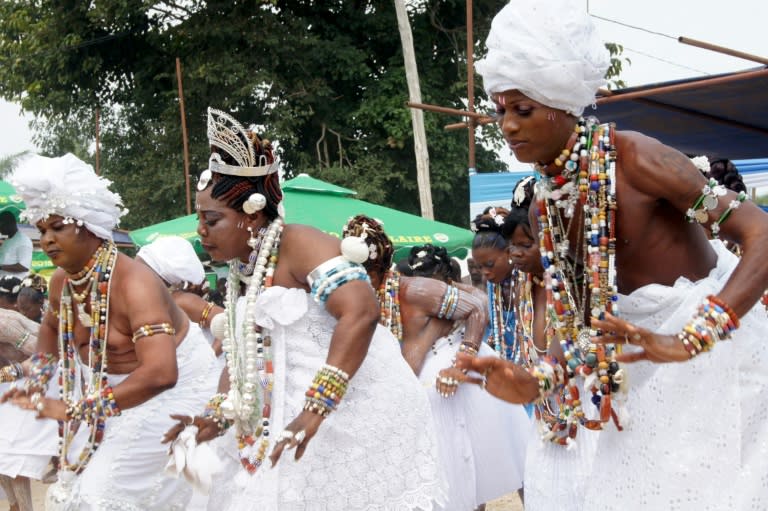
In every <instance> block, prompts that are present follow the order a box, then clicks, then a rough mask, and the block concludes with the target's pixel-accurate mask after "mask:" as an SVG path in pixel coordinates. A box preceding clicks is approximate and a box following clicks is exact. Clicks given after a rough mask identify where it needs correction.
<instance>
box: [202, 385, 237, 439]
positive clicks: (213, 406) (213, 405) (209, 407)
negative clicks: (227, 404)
mask: <svg viewBox="0 0 768 511" xmlns="http://www.w3.org/2000/svg"><path fill="white" fill-rule="evenodd" d="M226 399H227V395H226V394H222V393H218V394H216V395H214V396H213V397H212V398H211V399H209V400H208V404H206V405H205V411H203V417H205V418H207V419H211V420H212V421H213V422H214V423H215V424H216V427H217V428H219V435H223V434H224V432H225V431H226V430H228V429H229V428H230V427H231V426H232V421H230V420H229V419H227V418H226V417H224V414H223V413H222V412H221V403H223V402H224V401H226Z"/></svg>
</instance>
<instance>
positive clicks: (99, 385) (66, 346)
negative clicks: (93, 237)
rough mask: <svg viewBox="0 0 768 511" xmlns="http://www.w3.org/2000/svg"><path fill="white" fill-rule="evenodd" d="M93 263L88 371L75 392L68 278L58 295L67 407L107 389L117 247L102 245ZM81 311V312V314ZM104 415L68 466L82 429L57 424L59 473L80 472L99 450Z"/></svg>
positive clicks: (62, 379) (71, 424)
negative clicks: (75, 442)
mask: <svg viewBox="0 0 768 511" xmlns="http://www.w3.org/2000/svg"><path fill="white" fill-rule="evenodd" d="M94 259H95V264H94V266H93V268H92V272H91V275H92V277H93V281H94V285H93V287H92V292H91V295H90V307H91V313H90V317H89V325H85V324H83V326H87V327H88V328H89V329H90V333H89V337H90V339H89V342H88V367H89V368H90V369H91V377H90V381H88V382H85V381H84V380H83V379H81V380H80V386H81V389H80V392H79V393H78V392H76V385H77V379H78V378H77V373H78V371H77V365H78V363H77V360H78V359H79V355H78V353H77V347H76V346H75V335H74V325H75V315H74V307H73V297H72V294H71V289H72V288H71V286H70V282H69V279H68V278H67V279H65V285H64V287H63V289H62V292H61V304H60V309H59V353H60V355H61V370H60V372H59V385H60V390H59V395H60V397H61V400H62V401H64V403H65V404H66V405H67V406H68V407H69V406H70V405H72V404H73V403H75V402H77V400H78V397H79V396H88V395H92V394H96V395H100V394H101V391H102V389H104V388H105V387H107V386H108V381H107V351H108V350H107V335H108V333H109V305H110V302H109V297H110V292H111V285H112V275H113V273H114V270H115V263H116V262H117V247H116V246H115V244H114V243H112V242H104V243H103V244H102V245H101V247H99V250H98V251H97V254H96V255H95V257H94ZM82 313H83V312H81V314H82ZM106 418H107V416H106V415H101V416H99V417H97V418H96V419H95V420H94V422H93V424H92V425H90V426H89V427H90V428H91V430H90V433H89V435H88V442H87V443H86V445H85V447H83V450H82V451H81V452H80V456H79V457H78V461H76V462H74V463H69V459H68V454H69V448H70V445H71V443H72V439H73V438H74V436H75V434H76V433H77V430H78V428H79V427H80V426H82V423H81V422H78V421H74V420H65V421H59V451H60V452H59V464H60V470H61V471H66V472H73V473H75V474H79V473H81V472H82V471H83V470H84V469H85V467H86V465H87V464H88V461H89V460H90V458H91V456H92V455H93V453H94V452H95V451H96V449H97V448H98V447H99V444H100V443H101V441H102V438H103V436H104V425H105V421H106Z"/></svg>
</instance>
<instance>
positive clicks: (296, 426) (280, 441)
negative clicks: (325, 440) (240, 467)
mask: <svg viewBox="0 0 768 511" xmlns="http://www.w3.org/2000/svg"><path fill="white" fill-rule="evenodd" d="M322 422H323V417H321V416H320V415H317V414H316V413H312V412H308V411H306V410H303V411H302V412H301V413H300V414H299V416H298V417H296V418H295V419H293V420H292V421H291V423H290V424H288V425H287V426H286V427H285V429H284V430H283V431H282V432H281V433H279V434H278V436H277V442H276V443H275V448H274V449H272V454H271V455H270V456H269V459H270V460H271V461H272V466H273V467H274V466H275V465H276V464H277V462H278V460H279V459H280V456H282V454H283V450H284V449H286V448H288V449H294V448H295V449H296V454H295V455H294V459H295V460H297V461H298V460H299V459H301V457H302V456H303V455H304V451H306V450H307V444H308V443H309V441H310V440H311V439H312V437H314V436H315V433H317V429H318V428H319V427H320V424H322ZM325 448H326V449H332V446H329V445H326V446H325Z"/></svg>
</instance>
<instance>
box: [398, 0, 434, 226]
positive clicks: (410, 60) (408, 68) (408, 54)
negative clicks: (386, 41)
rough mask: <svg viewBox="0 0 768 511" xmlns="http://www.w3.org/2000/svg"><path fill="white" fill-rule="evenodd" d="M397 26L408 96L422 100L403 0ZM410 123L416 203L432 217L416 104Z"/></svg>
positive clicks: (426, 158)
mask: <svg viewBox="0 0 768 511" xmlns="http://www.w3.org/2000/svg"><path fill="white" fill-rule="evenodd" d="M395 11H396V13H397V27H398V29H399V31H400V42H401V44H402V45H403V60H404V62H405V78H406V81H407V82H408V97H409V99H410V100H411V101H413V102H415V103H421V88H420V87H419V71H418V68H417V67H416V52H415V51H414V49H413V34H412V33H411V23H410V21H409V20H408V12H407V11H406V10H405V2H404V0H395ZM411 122H412V124H413V145H414V151H415V153H416V182H417V183H418V186H419V204H420V206H421V216H422V217H424V218H428V219H430V220H432V219H434V218H435V214H434V212H433V209H432V188H431V184H430V179H429V151H428V149H427V134H426V131H425V129H424V112H422V111H421V110H420V109H418V108H413V109H411Z"/></svg>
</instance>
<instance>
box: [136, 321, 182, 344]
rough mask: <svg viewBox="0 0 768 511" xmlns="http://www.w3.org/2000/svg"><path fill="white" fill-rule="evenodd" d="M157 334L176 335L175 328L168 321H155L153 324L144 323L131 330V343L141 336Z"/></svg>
mask: <svg viewBox="0 0 768 511" xmlns="http://www.w3.org/2000/svg"><path fill="white" fill-rule="evenodd" d="M158 334H168V335H176V329H175V328H173V325H171V324H170V323H157V324H154V325H144V326H141V327H139V328H137V329H136V331H135V332H133V339H132V340H133V344H136V341H138V340H139V339H141V338H143V337H152V336H153V335H158Z"/></svg>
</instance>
